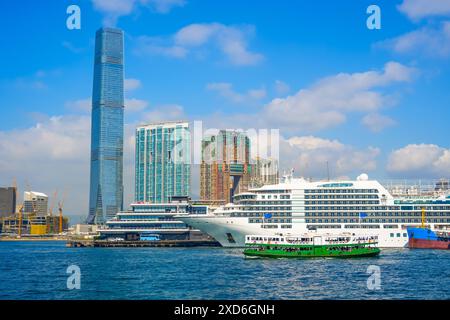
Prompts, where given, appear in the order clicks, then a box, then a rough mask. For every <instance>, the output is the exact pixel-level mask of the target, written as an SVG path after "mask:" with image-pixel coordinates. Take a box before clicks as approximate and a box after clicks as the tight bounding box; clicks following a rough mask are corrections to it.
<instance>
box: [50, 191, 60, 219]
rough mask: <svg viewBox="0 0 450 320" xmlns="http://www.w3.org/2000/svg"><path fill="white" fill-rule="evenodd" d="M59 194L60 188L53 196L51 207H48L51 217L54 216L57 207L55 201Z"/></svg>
mask: <svg viewBox="0 0 450 320" xmlns="http://www.w3.org/2000/svg"><path fill="white" fill-rule="evenodd" d="M57 196H58V190H56V191H55V192H54V193H53V198H52V202H51V203H50V207H49V209H48V214H49V215H50V217H52V216H53V208H54V207H55V202H56V197H57Z"/></svg>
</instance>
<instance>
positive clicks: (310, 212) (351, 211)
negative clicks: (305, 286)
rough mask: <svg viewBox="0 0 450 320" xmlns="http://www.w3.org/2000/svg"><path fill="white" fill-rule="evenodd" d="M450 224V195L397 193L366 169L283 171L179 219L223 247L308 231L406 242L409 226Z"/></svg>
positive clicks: (390, 242) (390, 244)
mask: <svg viewBox="0 0 450 320" xmlns="http://www.w3.org/2000/svg"><path fill="white" fill-rule="evenodd" d="M422 208H424V209H425V213H426V215H425V216H426V221H425V222H426V224H427V226H430V227H431V228H433V229H447V228H450V196H449V195H448V194H446V193H445V192H440V194H439V195H437V194H436V193H434V195H427V196H421V195H413V196H411V195H407V196H406V195H405V196H396V197H394V196H393V195H392V194H391V193H390V192H389V191H388V190H387V189H386V188H385V187H384V186H382V185H381V184H380V183H379V182H378V181H375V180H369V179H368V176H367V175H366V174H362V175H360V176H359V177H358V178H357V180H355V181H316V182H311V181H307V180H305V179H302V178H300V179H294V178H293V177H292V175H291V176H286V177H284V182H282V183H280V184H276V185H266V186H263V187H261V188H256V189H250V190H249V191H248V192H245V193H241V194H237V195H235V196H234V203H229V204H227V205H225V206H222V207H219V208H217V209H216V210H214V211H213V212H209V213H208V214H202V215H195V214H194V215H192V214H189V215H185V216H180V217H177V219H179V220H181V221H183V222H185V223H186V224H188V225H190V226H191V227H193V228H196V229H200V230H201V231H202V232H205V233H207V234H209V235H210V236H212V237H214V238H215V239H216V240H217V241H218V242H220V244H221V245H222V246H224V247H243V246H244V245H245V236H246V235H249V234H261V235H262V234H267V235H274V234H283V235H289V234H291V235H296V234H297V235H298V234H303V233H305V232H311V231H312V232H317V233H336V234H339V233H342V232H350V233H352V234H354V235H355V236H358V235H365V236H367V235H368V236H378V239H379V245H380V247H384V248H387V247H390V248H398V247H405V246H406V245H407V243H408V234H407V231H406V227H407V226H419V225H421V223H422V218H423V214H422Z"/></svg>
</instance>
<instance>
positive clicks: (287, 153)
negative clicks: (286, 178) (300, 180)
mask: <svg viewBox="0 0 450 320" xmlns="http://www.w3.org/2000/svg"><path fill="white" fill-rule="evenodd" d="M379 153H380V150H379V149H378V148H373V147H368V148H366V149H357V148H355V147H353V146H350V145H346V144H343V143H342V142H340V141H338V140H328V139H323V138H319V137H314V136H294V137H291V138H289V139H284V138H281V140H280V154H281V155H282V156H281V157H280V168H282V169H284V170H289V169H290V168H294V169H295V172H296V175H300V176H304V177H314V178H319V177H321V178H325V177H327V162H328V165H329V168H330V176H331V178H333V177H334V178H336V177H342V176H356V175H358V174H360V173H361V172H363V171H364V172H370V171H374V170H375V169H376V167H377V161H376V159H377V157H378V155H379Z"/></svg>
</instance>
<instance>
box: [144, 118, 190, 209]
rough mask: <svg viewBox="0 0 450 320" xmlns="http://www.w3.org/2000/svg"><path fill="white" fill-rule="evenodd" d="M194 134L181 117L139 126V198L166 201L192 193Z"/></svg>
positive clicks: (155, 201) (157, 201) (156, 201)
mask: <svg viewBox="0 0 450 320" xmlns="http://www.w3.org/2000/svg"><path fill="white" fill-rule="evenodd" d="M190 163H191V135H190V130H189V123H188V122H182V121H175V122H165V123H156V124H149V125H144V126H140V127H137V128H136V176H135V177H136V188H135V189H136V190H135V198H136V199H135V200H136V202H151V203H166V202H170V201H171V198H172V197H183V196H189V194H190V181H191V167H190Z"/></svg>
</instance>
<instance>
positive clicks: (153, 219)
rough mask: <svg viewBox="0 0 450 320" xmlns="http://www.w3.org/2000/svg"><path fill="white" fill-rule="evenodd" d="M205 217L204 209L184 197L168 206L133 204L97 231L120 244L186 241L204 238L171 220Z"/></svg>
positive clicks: (173, 200) (204, 207)
mask: <svg viewBox="0 0 450 320" xmlns="http://www.w3.org/2000/svg"><path fill="white" fill-rule="evenodd" d="M207 213H208V206H206V205H203V204H195V203H193V202H191V201H190V200H189V199H188V197H173V198H172V201H171V202H170V203H133V204H131V205H130V210H128V211H123V212H119V213H118V214H117V215H116V216H115V217H114V218H113V219H111V220H108V221H107V222H106V225H105V226H103V227H101V228H99V229H98V231H99V232H100V235H101V237H102V238H121V239H124V240H145V239H155V240H189V239H192V238H193V237H195V238H206V235H203V234H202V233H201V232H200V231H198V230H192V228H190V227H189V226H188V225H186V224H185V223H184V222H181V221H180V220H178V219H177V218H175V216H180V215H187V214H196V215H204V214H207Z"/></svg>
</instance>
